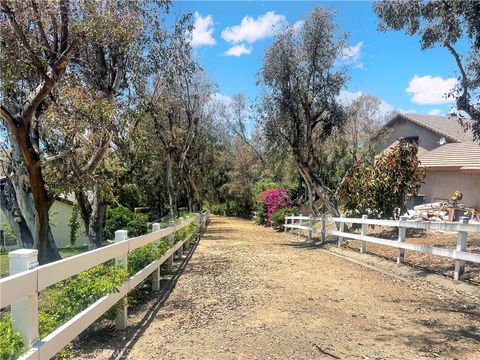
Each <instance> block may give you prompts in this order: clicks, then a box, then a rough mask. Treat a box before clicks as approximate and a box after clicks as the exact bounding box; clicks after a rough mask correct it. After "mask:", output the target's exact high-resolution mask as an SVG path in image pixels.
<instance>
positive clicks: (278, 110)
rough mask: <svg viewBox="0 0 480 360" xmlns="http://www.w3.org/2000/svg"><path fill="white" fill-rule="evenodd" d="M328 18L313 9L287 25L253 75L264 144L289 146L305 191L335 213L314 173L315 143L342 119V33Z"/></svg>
mask: <svg viewBox="0 0 480 360" xmlns="http://www.w3.org/2000/svg"><path fill="white" fill-rule="evenodd" d="M332 18H333V15H332V13H331V12H329V11H327V10H324V9H322V8H320V7H317V8H315V9H314V10H313V11H312V13H311V14H310V15H309V16H307V18H306V19H305V21H304V23H303V26H302V28H301V29H300V30H296V29H294V28H293V27H289V28H287V29H285V30H284V31H282V32H281V33H279V34H277V35H276V36H275V39H274V41H273V44H272V45H271V46H270V47H269V48H268V49H267V51H266V53H265V58H264V62H263V67H262V69H261V71H260V74H259V77H260V83H261V84H262V85H263V87H264V91H263V96H262V104H261V112H262V113H261V122H262V126H263V129H264V132H265V135H266V137H267V140H268V142H269V144H270V146H271V147H276V148H280V149H281V148H283V149H285V148H287V149H289V152H290V153H291V155H292V157H293V160H294V162H295V165H296V168H297V170H298V172H299V173H300V175H301V176H302V178H303V179H304V181H305V183H306V184H307V186H308V188H309V190H310V192H311V193H312V194H315V195H316V196H317V197H318V198H319V199H320V200H321V201H322V203H323V204H324V205H325V207H326V208H327V209H328V210H329V212H331V213H332V214H333V215H335V216H337V215H339V212H338V208H337V203H336V199H335V198H334V196H333V195H334V191H333V190H332V189H330V188H329V187H328V185H327V184H326V181H325V180H326V179H325V178H324V177H323V176H321V175H320V173H319V172H318V171H316V169H320V170H321V169H322V163H321V161H320V157H319V156H318V149H319V147H321V144H322V143H323V142H324V141H325V140H326V139H328V138H329V137H330V136H331V135H332V133H333V132H334V131H335V130H336V129H338V128H340V127H341V126H342V124H343V123H344V121H345V117H346V116H345V112H344V110H343V108H342V106H341V104H339V103H338V95H339V92H340V90H341V88H342V87H343V86H344V85H345V83H346V81H347V76H346V74H345V71H344V70H342V69H338V70H337V69H336V61H337V59H338V58H339V55H340V53H341V51H342V49H343V48H344V45H345V41H344V40H345V36H343V35H337V34H336V27H335V25H334V24H333V19H332Z"/></svg>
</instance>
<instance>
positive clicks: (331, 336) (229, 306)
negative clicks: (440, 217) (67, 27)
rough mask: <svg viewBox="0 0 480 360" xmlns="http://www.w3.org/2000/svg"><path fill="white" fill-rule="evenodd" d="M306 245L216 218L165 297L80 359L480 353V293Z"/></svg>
mask: <svg viewBox="0 0 480 360" xmlns="http://www.w3.org/2000/svg"><path fill="white" fill-rule="evenodd" d="M304 241H305V240H304V239H300V238H296V237H293V236H291V235H285V234H283V233H276V232H274V231H272V230H270V229H266V228H262V227H260V226H256V225H253V224H252V223H251V222H249V221H245V220H238V219H232V218H223V217H212V221H211V224H210V226H209V229H208V232H207V233H206V234H205V236H204V237H203V238H202V240H201V241H200V243H199V245H198V247H197V248H196V250H195V253H194V254H193V256H192V258H191V259H190V261H189V262H188V264H187V265H186V268H185V269H184V271H183V274H182V275H181V276H180V277H179V279H178V281H177V283H176V285H175V287H174V289H173V291H172V292H171V294H170V295H169V297H168V298H167V299H166V300H165V301H164V303H162V304H161V306H155V304H153V305H152V304H147V306H145V309H144V312H143V313H142V312H140V313H139V314H137V315H135V317H134V318H132V319H131V321H132V323H133V326H132V328H131V329H130V330H129V331H127V332H125V333H117V334H114V335H112V336H111V337H109V338H108V339H104V340H102V341H94V343H95V344H94V345H95V346H94V348H96V349H97V350H96V351H93V350H92V351H91V352H88V351H87V352H85V351H83V352H82V353H81V354H78V353H77V354H76V357H78V356H80V355H81V357H83V358H98V359H100V358H111V359H113V358H118V357H122V358H128V359H372V360H373V359H432V358H435V359H459V360H460V359H480V300H479V297H477V296H475V294H473V295H471V294H470V295H464V296H459V294H460V293H459V292H458V291H455V290H447V289H442V288H439V287H437V286H434V285H429V284H427V283H425V282H423V281H422V280H421V279H418V280H415V279H413V280H412V279H409V280H406V281H405V280H401V279H398V278H395V277H390V276H388V275H385V274H382V273H379V272H377V271H375V270H372V269H369V268H366V267H363V266H361V265H359V264H355V263H352V262H350V261H347V260H344V259H342V258H339V257H336V256H332V255H329V254H326V253H324V252H322V251H319V250H318V249H316V248H312V247H310V246H305V243H304ZM391 266H396V265H393V264H392V265H391ZM153 302H154V301H153ZM152 308H153V309H154V310H153V311H152ZM146 318H148V321H145V319H146ZM139 319H143V322H142V324H140V320H139ZM92 348H93V347H92Z"/></svg>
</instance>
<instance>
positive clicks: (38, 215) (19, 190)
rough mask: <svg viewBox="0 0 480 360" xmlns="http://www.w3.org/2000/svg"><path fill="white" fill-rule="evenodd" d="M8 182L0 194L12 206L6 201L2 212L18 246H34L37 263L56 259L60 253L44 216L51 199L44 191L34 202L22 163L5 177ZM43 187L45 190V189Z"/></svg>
mask: <svg viewBox="0 0 480 360" xmlns="http://www.w3.org/2000/svg"><path fill="white" fill-rule="evenodd" d="M8 183H9V186H7V187H6V189H5V193H4V194H2V197H3V196H7V198H9V199H10V201H14V202H13V203H12V204H11V205H12V206H13V207H12V208H11V210H10V211H9V210H8V206H7V204H6V207H5V209H6V211H5V213H6V215H7V216H9V221H10V224H11V225H12V228H13V230H14V232H15V235H16V236H19V238H18V239H19V240H20V242H21V244H22V246H23V247H27V248H34V249H38V259H39V262H40V263H41V264H46V263H48V262H51V261H55V260H59V259H60V253H59V252H58V249H57V246H56V244H55V241H54V239H53V234H52V231H51V228H50V223H49V216H48V211H49V210H50V207H51V205H52V204H53V200H50V199H49V198H48V197H47V196H46V194H44V195H43V196H42V199H43V200H42V201H40V202H37V201H35V199H34V197H33V194H32V191H31V189H32V187H30V186H29V184H30V181H29V176H28V173H27V170H26V168H25V167H24V166H22V165H19V166H18V167H17V169H15V171H14V172H13V175H11V176H9V177H8ZM37 190H38V189H37ZM43 190H44V191H45V192H46V190H45V189H43ZM5 200H7V199H5ZM2 202H3V201H2ZM2 208H3V206H2Z"/></svg>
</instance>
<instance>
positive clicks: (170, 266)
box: [167, 219, 175, 272]
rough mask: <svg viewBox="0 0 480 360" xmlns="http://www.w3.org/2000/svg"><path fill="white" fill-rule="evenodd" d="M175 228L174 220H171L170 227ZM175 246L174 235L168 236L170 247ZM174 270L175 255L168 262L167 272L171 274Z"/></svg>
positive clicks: (169, 221)
mask: <svg viewBox="0 0 480 360" xmlns="http://www.w3.org/2000/svg"><path fill="white" fill-rule="evenodd" d="M171 226H174V225H173V220H172V219H169V220H168V227H171ZM174 244H175V235H174V234H173V233H172V234H170V235H168V245H169V246H170V247H172V246H173V245H174ZM172 270H173V254H172V256H170V257H169V258H168V260H167V271H168V272H171V271H172Z"/></svg>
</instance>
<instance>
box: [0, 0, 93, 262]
mask: <svg viewBox="0 0 480 360" xmlns="http://www.w3.org/2000/svg"><path fill="white" fill-rule="evenodd" d="M0 11H1V17H0V26H1V33H2V42H1V62H2V67H1V71H2V80H3V81H2V91H1V92H2V105H1V108H0V109H1V117H2V120H3V121H4V122H5V124H6V126H7V127H8V130H7V131H8V134H9V141H8V142H5V143H4V145H5V146H6V147H7V151H6V152H7V154H6V155H7V157H10V161H9V165H8V171H7V175H8V182H9V183H10V184H11V187H10V188H9V189H10V190H12V191H13V192H14V194H13V193H11V194H10V196H9V199H8V201H10V204H9V206H7V207H5V208H4V209H5V210H6V212H7V216H8V217H9V220H10V223H11V224H12V227H13V229H14V232H15V234H16V235H17V236H21V235H23V236H24V237H23V238H22V239H24V240H25V244H24V245H27V246H28V245H33V246H34V247H35V248H37V249H38V250H39V260H40V262H42V263H43V262H46V261H48V260H52V259H57V258H59V253H58V251H57V249H56V246H55V242H54V241H53V237H52V236H51V231H50V226H49V216H48V211H49V209H50V207H51V206H52V204H53V202H54V199H55V196H54V194H53V193H52V192H51V191H49V190H48V188H47V184H46V180H45V175H44V171H43V166H42V160H43V153H44V149H45V143H44V142H43V141H42V138H41V134H40V126H39V119H40V117H41V115H42V113H43V111H44V110H45V107H46V102H47V101H48V97H49V96H51V95H52V93H53V90H54V89H55V87H56V86H57V85H58V84H59V83H60V82H61V80H62V78H63V77H64V75H65V72H66V70H67V65H68V64H69V62H70V61H71V58H72V55H73V53H74V51H75V49H76V48H77V46H78V45H79V44H80V42H81V41H82V39H83V37H84V34H82V33H81V31H79V30H80V29H81V28H82V20H83V19H82V18H81V16H79V11H78V6H75V9H73V6H72V4H70V2H69V1H68V0H60V1H58V2H49V1H42V2H37V1H32V2H31V3H26V2H23V1H5V0H4V1H1V2H0ZM2 196H4V195H2ZM2 203H4V201H2ZM28 232H29V233H30V236H31V239H32V242H33V243H32V244H30V236H28V235H26V233H28Z"/></svg>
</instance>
